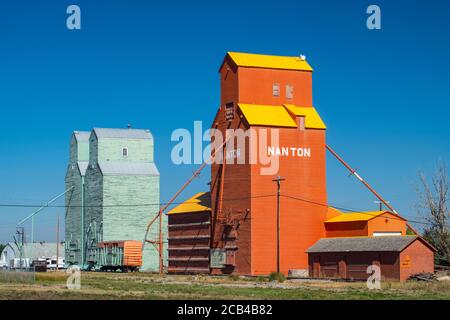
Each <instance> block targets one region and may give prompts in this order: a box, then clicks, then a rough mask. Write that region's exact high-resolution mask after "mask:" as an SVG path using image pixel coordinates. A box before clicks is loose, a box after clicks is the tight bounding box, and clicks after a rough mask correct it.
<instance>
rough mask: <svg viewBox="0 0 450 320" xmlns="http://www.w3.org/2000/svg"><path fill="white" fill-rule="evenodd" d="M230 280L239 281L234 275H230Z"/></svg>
mask: <svg viewBox="0 0 450 320" xmlns="http://www.w3.org/2000/svg"><path fill="white" fill-rule="evenodd" d="M230 280H232V281H238V280H239V276H237V275H235V274H232V275H231V276H230Z"/></svg>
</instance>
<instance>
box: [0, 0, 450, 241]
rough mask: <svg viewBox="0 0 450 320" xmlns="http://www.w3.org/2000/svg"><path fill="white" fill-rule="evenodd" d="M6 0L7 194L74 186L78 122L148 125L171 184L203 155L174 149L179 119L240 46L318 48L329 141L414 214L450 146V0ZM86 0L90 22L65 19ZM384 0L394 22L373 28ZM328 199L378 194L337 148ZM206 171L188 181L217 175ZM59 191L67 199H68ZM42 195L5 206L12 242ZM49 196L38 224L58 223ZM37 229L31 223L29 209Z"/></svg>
mask: <svg viewBox="0 0 450 320" xmlns="http://www.w3.org/2000/svg"><path fill="white" fill-rule="evenodd" d="M343 3H344V2H342V1H298V0H297V1H287V0H286V1H285V0H280V1H276V2H274V1H269V2H264V1H256V0H255V1H237V0H230V1H227V2H222V1H170V2H159V3H157V4H156V3H155V4H154V3H152V2H150V1H137V0H134V1H133V0H127V1H125V0H120V1H119V0H117V1H82V0H76V1H73V2H69V1H58V2H56V1H23V0H17V1H8V2H5V3H2V5H1V7H0V110H1V119H2V122H1V125H2V128H1V131H0V150H1V157H0V204H12V203H14V204H36V203H37V204H39V203H42V202H44V201H47V200H48V199H49V198H51V197H52V196H53V195H55V194H58V193H60V192H61V191H62V190H63V188H64V174H65V170H66V165H67V160H68V145H69V139H70V134H71V132H72V131H73V130H89V129H90V128H92V127H94V126H95V127H125V126H126V125H127V124H128V123H131V124H132V125H133V127H136V128H149V129H150V130H151V131H152V133H153V135H154V137H155V140H156V162H157V165H158V167H159V169H160V172H161V179H162V181H161V190H162V194H161V198H162V199H161V200H162V201H166V200H168V198H170V196H171V195H172V194H173V193H174V192H175V191H176V189H177V188H178V186H180V185H181V184H182V183H183V182H184V180H185V179H187V178H188V177H189V176H190V174H191V172H192V171H193V170H195V168H196V166H178V167H177V166H175V165H173V164H172V163H171V161H170V151H171V148H172V146H173V145H174V144H173V143H172V142H171V141H170V134H171V132H172V131H173V130H174V129H176V128H187V129H192V128H193V121H194V120H201V121H204V123H205V129H206V127H207V126H208V125H209V124H210V123H211V121H212V119H213V117H214V115H215V112H216V109H217V107H218V103H219V94H220V92H219V77H218V73H217V71H218V67H219V66H220V64H221V61H222V59H223V57H224V55H225V53H226V52H227V51H243V52H254V53H267V54H279V55H298V54H300V53H303V54H305V55H306V56H307V59H308V61H309V62H310V64H311V65H312V66H313V67H314V68H315V72H314V75H313V90H314V105H315V107H316V108H317V110H318V111H319V112H320V114H321V116H322V118H323V119H324V121H325V122H326V124H327V126H328V131H327V142H328V143H329V144H330V145H331V146H333V147H334V148H335V150H336V151H338V152H339V153H340V154H341V155H342V156H343V157H344V159H346V160H347V161H348V162H349V163H350V164H351V165H352V166H354V167H356V168H358V169H359V173H360V174H361V175H362V176H363V177H365V178H366V180H368V181H369V182H370V183H371V184H372V185H373V186H374V187H375V189H376V190H378V191H379V192H380V193H381V194H382V195H383V196H384V197H385V198H386V199H388V200H390V201H391V203H392V204H393V205H394V206H395V207H396V208H397V209H398V211H399V212H400V213H402V214H403V215H404V216H406V217H407V218H414V219H418V218H417V212H416V209H415V205H416V203H417V195H416V187H417V185H418V179H417V172H418V170H423V171H425V172H427V173H431V172H432V171H433V168H434V166H435V164H436V162H437V161H438V160H439V159H441V160H444V161H447V162H448V160H449V156H450V152H449V137H450V126H449V115H450V111H449V110H450V108H449V107H450V102H449V101H450V90H449V88H450V59H449V57H450V45H449V34H448V31H449V30H450V19H449V17H448V14H449V12H450V11H449V9H450V2H449V1H374V2H367V1H345V5H344V4H343ZM70 4H77V5H79V6H80V7H81V13H82V22H81V23H82V30H80V31H69V30H68V29H67V28H66V17H67V15H66V13H65V12H66V8H67V6H68V5H70ZM370 4H377V5H379V6H380V8H381V13H382V30H375V31H370V30H368V29H367V28H366V19H367V14H366V13H365V12H366V8H367V6H368V5H370ZM327 174H328V195H329V202H330V203H331V204H333V205H338V206H342V207H346V208H350V209H365V210H370V209H376V205H375V204H374V203H373V201H374V200H375V199H374V197H373V196H372V195H371V194H370V193H369V192H368V191H367V190H366V189H364V188H363V187H362V186H361V185H360V184H359V183H358V182H357V181H356V180H355V179H354V178H353V177H348V173H347V172H346V170H345V169H344V168H343V167H342V166H341V165H340V164H339V163H338V162H337V161H336V160H335V159H334V158H332V157H331V156H330V157H328V162H327ZM208 178H209V171H208V170H206V171H205V172H203V173H202V175H201V177H200V178H199V179H197V180H196V181H195V182H194V183H193V184H192V185H191V186H190V188H189V189H188V190H187V191H186V192H185V193H184V194H182V196H181V198H182V199H183V198H186V197H187V196H189V194H191V193H193V192H196V191H201V190H206V189H207V185H206V183H207V181H208ZM57 204H60V205H62V204H63V201H59V202H58V203H57ZM30 212H31V209H30V208H11V207H0V219H1V220H0V221H1V222H0V242H6V241H9V240H11V239H12V234H13V232H14V230H15V224H16V223H17V221H18V220H19V219H20V218H22V217H24V216H26V215H27V214H29V213H30ZM58 213H60V214H61V216H63V214H64V211H63V209H62V208H51V209H48V210H46V211H44V212H43V213H41V214H40V215H39V217H38V219H37V222H36V226H37V230H36V237H35V238H36V239H37V240H46V241H51V240H54V239H55V225H56V219H55V217H56V214H58ZM27 231H28V232H29V224H28V225H27Z"/></svg>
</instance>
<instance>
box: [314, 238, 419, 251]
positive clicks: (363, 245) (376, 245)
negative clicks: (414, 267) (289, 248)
mask: <svg viewBox="0 0 450 320" xmlns="http://www.w3.org/2000/svg"><path fill="white" fill-rule="evenodd" d="M416 239H420V238H419V237H417V236H382V237H353V238H322V239H320V240H319V241H317V242H316V243H315V244H314V245H312V246H311V247H310V248H309V249H308V250H306V252H309V253H322V252H366V251H386V252H393V251H394V252H400V251H403V249H405V248H406V247H407V246H408V245H410V244H411V243H412V242H413V241H415V240H416ZM422 242H424V243H425V241H422Z"/></svg>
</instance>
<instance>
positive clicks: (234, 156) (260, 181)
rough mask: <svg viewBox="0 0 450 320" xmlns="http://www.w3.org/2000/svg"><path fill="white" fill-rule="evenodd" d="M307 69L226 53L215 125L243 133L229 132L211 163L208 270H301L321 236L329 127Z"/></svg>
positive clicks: (300, 61) (296, 62)
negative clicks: (217, 159) (316, 105)
mask: <svg viewBox="0 0 450 320" xmlns="http://www.w3.org/2000/svg"><path fill="white" fill-rule="evenodd" d="M312 72H313V70H312V68H311V66H310V65H309V64H308V62H307V61H306V60H305V58H304V57H282V56H268V55H255V54H246V53H233V52H229V53H228V54H227V55H226V56H225V59H224V61H223V63H222V65H221V67H220V70H219V73H220V78H221V101H220V107H219V110H218V111H217V114H216V117H215V120H214V122H213V124H212V128H215V129H219V130H220V131H221V132H222V134H223V135H224V136H226V135H225V132H226V130H230V129H231V130H236V129H242V131H241V132H244V142H245V143H244V144H242V139H240V138H237V136H234V135H232V138H231V139H230V141H232V142H233V143H232V144H227V145H226V146H225V147H224V148H223V150H222V151H223V153H222V158H223V159H224V161H223V163H213V164H212V165H211V186H210V189H211V247H212V254H211V261H210V267H211V272H212V273H215V274H220V273H235V274H251V275H264V274H269V273H270V272H272V271H276V270H277V266H278V265H279V270H280V271H281V272H283V273H285V274H287V273H288V272H289V271H290V270H304V271H306V270H307V269H308V255H307V253H306V250H307V249H308V248H309V247H310V246H312V245H313V244H314V243H315V242H316V241H317V240H319V239H320V238H323V237H325V228H324V222H325V221H326V220H327V209H328V208H327V205H326V204H327V190H326V161H325V150H326V149H325V131H326V127H325V125H324V123H323V122H322V119H321V118H320V116H319V114H318V113H317V111H316V109H315V108H314V107H313V99H312ZM238 131H239V130H238ZM234 132H237V131H234ZM250 132H251V133H250ZM255 137H256V139H255ZM239 140H240V141H239ZM264 142H265V143H264ZM255 150H256V152H255ZM255 154H256V155H257V156H256V158H257V159H256V161H255V159H254V158H255V157H254V155H255ZM251 159H253V160H251ZM268 161H269V162H268ZM278 176H280V177H282V178H283V179H284V180H283V181H282V182H281V185H280V186H281V188H280V196H279V198H278V197H277V183H276V182H274V181H273V180H274V179H276V178H277V177H278ZM277 199H279V220H278V221H279V224H278V223H277V217H278V214H277ZM278 225H279V231H278V228H277V226H278ZM277 235H278V236H277ZM277 239H279V241H277ZM277 257H279V258H277Z"/></svg>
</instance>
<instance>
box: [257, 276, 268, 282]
mask: <svg viewBox="0 0 450 320" xmlns="http://www.w3.org/2000/svg"><path fill="white" fill-rule="evenodd" d="M256 281H257V282H267V281H269V278H267V277H264V276H258V277H256Z"/></svg>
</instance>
